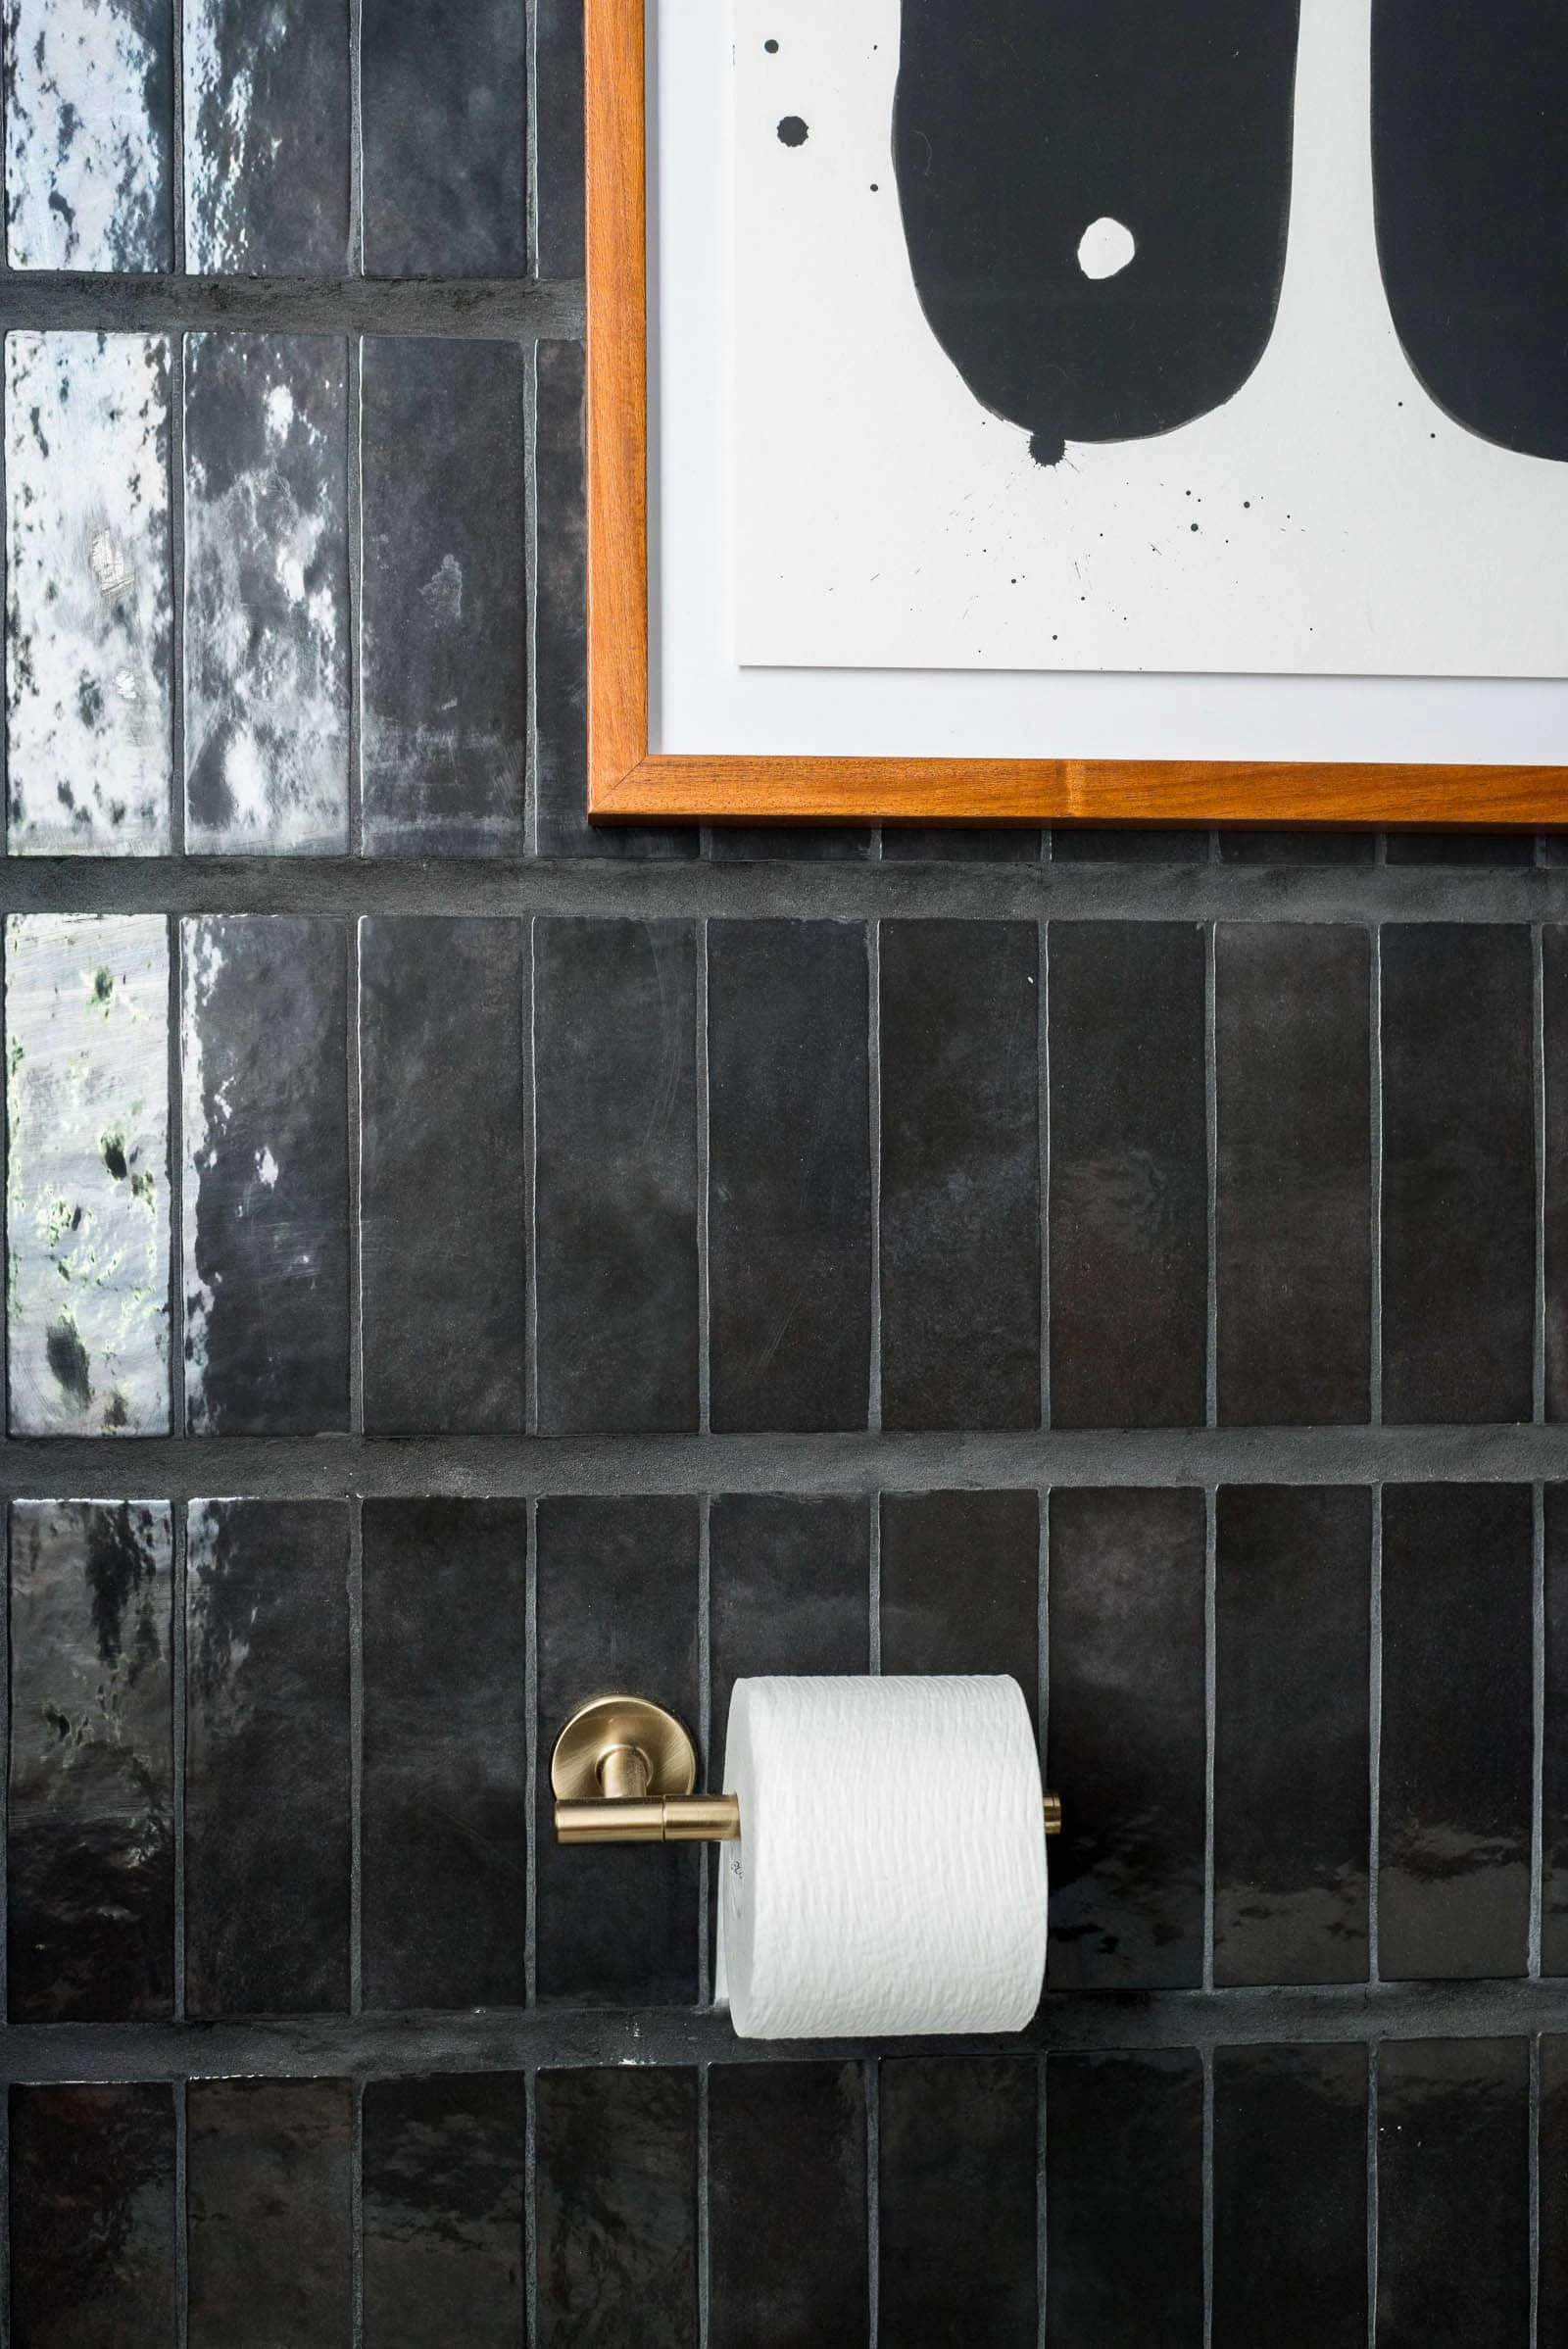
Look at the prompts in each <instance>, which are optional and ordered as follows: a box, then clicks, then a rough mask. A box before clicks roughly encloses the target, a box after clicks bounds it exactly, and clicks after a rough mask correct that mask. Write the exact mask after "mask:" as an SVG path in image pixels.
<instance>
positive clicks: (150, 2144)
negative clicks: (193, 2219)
mask: <svg viewBox="0 0 1568 2349" xmlns="http://www.w3.org/2000/svg"><path fill="white" fill-rule="evenodd" d="M10 2195H11V2329H10V2334H9V2338H10V2339H11V2340H12V2341H13V2342H14V2343H15V2349H91V2345H92V2344H96V2343H99V2342H103V2343H106V2344H107V2343H110V2342H112V2343H113V2344H114V2349H169V2344H170V2343H171V2342H172V2340H173V2338H174V2242H175V2229H176V2227H177V2226H178V2219H177V2216H176V2213H175V2209H174V2096H173V2090H172V2088H168V2087H163V2086H158V2087H141V2086H116V2087H97V2086H94V2087H48V2088H18V2087H14V2088H13V2089H12V2090H11V2175H10Z"/></svg>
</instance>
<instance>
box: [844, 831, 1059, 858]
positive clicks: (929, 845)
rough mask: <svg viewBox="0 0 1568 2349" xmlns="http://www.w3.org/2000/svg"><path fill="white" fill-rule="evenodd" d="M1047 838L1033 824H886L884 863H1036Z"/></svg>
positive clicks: (883, 840)
mask: <svg viewBox="0 0 1568 2349" xmlns="http://www.w3.org/2000/svg"><path fill="white" fill-rule="evenodd" d="M1050 839H1051V835H1050V833H1049V832H1042V831H1040V830H1038V829H1037V828H1036V826H1034V825H1033V824H1009V825H1000V824H999V825H995V826H986V825H979V824H977V825H975V826H973V827H970V826H968V825H943V826H941V827H940V828H934V829H928V828H927V827H925V826H923V825H920V824H889V825H887V826H886V827H885V829H884V831H883V834H882V856H883V861H884V862H885V863H887V864H1038V863H1039V862H1040V856H1041V850H1042V848H1043V847H1045V846H1046V845H1048V844H1049V842H1050Z"/></svg>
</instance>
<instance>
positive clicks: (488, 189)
mask: <svg viewBox="0 0 1568 2349" xmlns="http://www.w3.org/2000/svg"><path fill="white" fill-rule="evenodd" d="M523 20H524V11H523V10H522V8H521V7H519V6H518V4H517V0H477V5H473V6H469V7H467V8H464V9H461V10H453V9H451V8H449V7H447V6H446V5H445V0H414V4H413V5H411V4H410V0H365V8H364V14H363V17H362V20H361V24H362V29H361V34H360V85H361V108H362V112H363V118H364V123H365V165H364V171H365V198H364V201H365V267H366V270H367V272H368V274H369V275H370V276H372V277H520V276H522V275H523V274H524V273H525V271H526V269H527V267H528V218H527V199H526V191H525V188H524V184H523V178H524V165H525V163H526V160H527V147H528V131H527V113H528V93H527V86H526V83H527V74H526V69H525V65H524V59H523V49H524V21H523Z"/></svg>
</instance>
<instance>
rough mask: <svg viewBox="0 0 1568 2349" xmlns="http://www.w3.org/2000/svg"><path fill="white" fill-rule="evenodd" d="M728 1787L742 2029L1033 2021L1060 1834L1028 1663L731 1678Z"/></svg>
mask: <svg viewBox="0 0 1568 2349" xmlns="http://www.w3.org/2000/svg"><path fill="white" fill-rule="evenodd" d="M724 1787H725V1791H726V1792H728V1793H733V1794H737V1795H738V1796H739V1797H740V1813H741V1835H740V1840H739V1842H737V1843H729V1844H725V1845H724V1846H723V1847H722V1859H721V1863H720V1864H721V1869H722V1874H721V1878H720V1892H719V1948H720V1960H721V1969H722V1981H723V1985H724V1987H725V1988H727V1992H728V1996H729V2002H730V2011H731V2017H732V2020H733V2022H734V2026H735V2030H736V2032H737V2034H738V2036H739V2037H741V2038H743V2039H796V2038H853V2037H861V2036H871V2035H877V2036H880V2035H881V2034H883V2033H894V2034H901V2035H902V2034H904V2033H914V2032H925V2031H941V2032H957V2031H1021V2030H1022V2029H1023V2028H1024V2026H1025V2025H1026V2024H1027V2023H1028V2022H1029V2019H1030V2017H1031V2016H1032V2015H1033V2013H1034V2011H1035V2008H1036V2006H1037V2005H1038V2004H1039V2000H1040V1986H1041V1982H1042V1980H1043V1977H1044V1974H1045V1964H1046V1838H1045V1822H1044V1817H1043V1813H1042V1809H1041V1786H1040V1763H1039V1757H1038V1755H1037V1752H1036V1749H1035V1737H1034V1730H1033V1728H1032V1726H1031V1724H1030V1720H1029V1710H1028V1707H1027V1706H1026V1704H1025V1703H1024V1699H1023V1691H1022V1690H1021V1688H1019V1687H1018V1684H1017V1682H1016V1681H1013V1680H1008V1679H1005V1678H1004V1679H989V1678H970V1677H956V1676H941V1675H933V1676H930V1677H927V1678H907V1679H903V1678H894V1677H889V1678H887V1679H859V1680H850V1679H836V1678H823V1679H812V1680H806V1679H800V1680H796V1679H783V1678H779V1679H763V1680H744V1681H737V1682H736V1684H735V1692H734V1695H733V1697H732V1698H731V1701H730V1710H729V1729H728V1735H727V1737H726V1740H725V1753H724ZM721 1994H722V1991H721Z"/></svg>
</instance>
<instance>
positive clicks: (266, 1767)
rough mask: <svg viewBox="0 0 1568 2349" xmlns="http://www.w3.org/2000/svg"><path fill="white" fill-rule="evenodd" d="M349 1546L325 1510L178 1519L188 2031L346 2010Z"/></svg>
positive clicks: (201, 1504)
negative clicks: (208, 2022)
mask: <svg viewBox="0 0 1568 2349" xmlns="http://www.w3.org/2000/svg"><path fill="white" fill-rule="evenodd" d="M348 1536H349V1522H348V1510H347V1508H346V1507H345V1506H344V1504H343V1503H342V1502H341V1501H320V1500H318V1501H303V1500H292V1501H265V1500H196V1501H192V1502H191V1504H190V1513H189V1564H188V1567H187V1573H186V1585H185V1589H186V1649H187V1659H188V1661H187V1671H188V1676H189V1686H188V1689H187V1695H186V1745H185V1996H186V2004H187V2007H188V2009H189V2011H190V2012H191V2013H192V2014H193V2015H233V2014H260V2013H271V2014H293V2013H299V2012H304V2011H311V2010H316V2009H323V2008H336V2009H340V2010H341V2009H343V2008H346V2007H347V2005H348V1992H349V1627H348V1601H347V1578H348Z"/></svg>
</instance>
